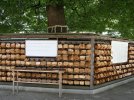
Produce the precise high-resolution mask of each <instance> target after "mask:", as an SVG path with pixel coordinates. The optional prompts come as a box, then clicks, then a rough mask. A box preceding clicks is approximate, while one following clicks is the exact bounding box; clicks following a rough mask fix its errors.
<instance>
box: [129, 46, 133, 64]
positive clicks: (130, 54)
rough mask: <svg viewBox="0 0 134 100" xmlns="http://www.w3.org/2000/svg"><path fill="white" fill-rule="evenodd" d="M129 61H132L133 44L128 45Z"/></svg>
mask: <svg viewBox="0 0 134 100" xmlns="http://www.w3.org/2000/svg"><path fill="white" fill-rule="evenodd" d="M128 50H129V53H128V54H129V63H134V44H130V45H129V48H128Z"/></svg>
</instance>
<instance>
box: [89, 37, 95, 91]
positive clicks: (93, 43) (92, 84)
mask: <svg viewBox="0 0 134 100" xmlns="http://www.w3.org/2000/svg"><path fill="white" fill-rule="evenodd" d="M94 45H95V39H94V38H92V39H91V65H90V66H91V72H90V76H91V77H90V89H93V88H94V51H95V47H94Z"/></svg>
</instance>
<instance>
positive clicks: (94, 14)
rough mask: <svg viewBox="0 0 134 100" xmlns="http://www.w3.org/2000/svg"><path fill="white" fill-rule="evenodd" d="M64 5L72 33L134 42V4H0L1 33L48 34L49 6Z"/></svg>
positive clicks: (109, 0) (98, 0)
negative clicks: (115, 36)
mask: <svg viewBox="0 0 134 100" xmlns="http://www.w3.org/2000/svg"><path fill="white" fill-rule="evenodd" d="M48 4H49V5H55V4H61V5H64V9H65V16H66V22H67V25H68V27H69V30H70V31H78V32H79V31H90V32H97V33H102V32H104V31H108V32H109V33H112V34H111V35H113V32H119V33H120V34H121V36H122V37H127V38H134V2H133V0H0V33H13V32H46V30H47V15H46V12H45V11H46V5H48Z"/></svg>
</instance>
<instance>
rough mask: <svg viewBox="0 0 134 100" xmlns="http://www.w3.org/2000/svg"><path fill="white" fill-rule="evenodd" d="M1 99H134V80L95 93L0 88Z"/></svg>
mask: <svg viewBox="0 0 134 100" xmlns="http://www.w3.org/2000/svg"><path fill="white" fill-rule="evenodd" d="M0 100H134V82H130V83H127V84H124V85H121V86H118V87H116V88H113V89H111V90H108V91H105V92H102V93H99V94H95V95H83V94H63V95H62V97H61V98H59V97H58V93H43V92H28V91H19V93H18V94H17V93H16V94H15V95H13V94H12V91H11V90H0Z"/></svg>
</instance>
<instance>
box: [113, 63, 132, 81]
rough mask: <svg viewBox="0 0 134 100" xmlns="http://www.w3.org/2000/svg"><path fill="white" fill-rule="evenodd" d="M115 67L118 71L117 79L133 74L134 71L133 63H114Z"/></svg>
mask: <svg viewBox="0 0 134 100" xmlns="http://www.w3.org/2000/svg"><path fill="white" fill-rule="evenodd" d="M113 69H115V71H116V75H115V76H116V79H120V78H124V77H126V76H130V75H132V72H133V71H134V70H133V69H134V66H133V64H129V63H127V64H119V65H114V66H113Z"/></svg>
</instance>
